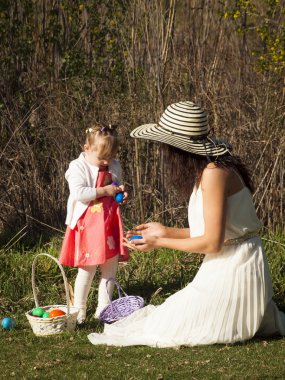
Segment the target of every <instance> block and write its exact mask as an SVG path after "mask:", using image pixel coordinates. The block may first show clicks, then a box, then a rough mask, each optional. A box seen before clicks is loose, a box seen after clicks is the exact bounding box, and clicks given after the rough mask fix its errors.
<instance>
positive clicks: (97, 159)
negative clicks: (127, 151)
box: [84, 144, 113, 168]
mask: <svg viewBox="0 0 285 380" xmlns="http://www.w3.org/2000/svg"><path fill="white" fill-rule="evenodd" d="M84 152H85V159H86V161H87V162H88V163H89V164H91V165H95V166H98V167H100V168H106V167H107V166H109V164H110V162H111V161H112V159H113V157H102V154H101V152H100V150H99V149H96V148H95V147H94V146H92V145H91V146H90V145H89V144H85V145H84Z"/></svg>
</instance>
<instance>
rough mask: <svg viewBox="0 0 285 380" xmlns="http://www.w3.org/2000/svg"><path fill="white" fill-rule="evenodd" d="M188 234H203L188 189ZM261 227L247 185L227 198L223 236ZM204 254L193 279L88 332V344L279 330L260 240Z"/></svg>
mask: <svg viewBox="0 0 285 380" xmlns="http://www.w3.org/2000/svg"><path fill="white" fill-rule="evenodd" d="M188 218H189V226H190V233H191V237H195V236H201V235H203V233H204V220H203V198H202V191H201V188H200V187H199V188H198V190H194V191H193V193H192V195H191V198H190V202H189V207H188ZM260 227H261V222H260V221H259V220H258V218H257V216H256V213H255V210H254V206H253V203H252V198H251V194H250V191H249V190H248V188H246V187H244V188H243V189H242V190H241V191H239V192H237V193H235V194H233V195H232V196H230V197H228V199H227V216H226V233H225V239H226V240H227V239H235V238H240V237H242V236H243V235H245V234H248V233H250V232H252V231H256V230H258V229H259V228H260ZM241 240H242V239H240V241H236V242H235V244H233V245H225V246H224V247H223V249H222V251H221V252H219V253H217V254H207V255H205V257H204V260H203V263H202V265H201V267H200V269H199V271H198V273H197V274H196V276H195V278H194V280H193V281H192V282H190V283H189V284H188V285H187V286H186V287H185V288H184V289H182V290H180V291H178V292H177V293H175V294H174V295H172V296H170V297H169V298H168V299H166V301H165V302H164V303H163V304H161V305H159V306H153V305H148V306H146V307H144V308H142V309H140V310H138V311H136V312H134V313H133V314H132V315H130V316H128V317H126V318H124V319H122V320H120V321H118V322H116V323H113V324H111V325H107V324H105V327H104V332H103V333H101V334H97V333H92V334H89V335H88V339H89V340H90V342H91V343H93V344H95V345H98V344H107V345H115V346H132V345H147V346H153V347H178V346H180V345H187V346H194V345H205V344H214V343H234V342H238V341H245V340H247V339H250V338H252V337H253V336H254V335H256V334H260V335H262V336H265V337H267V336H271V335H275V334H281V335H285V314H284V313H282V312H281V311H279V310H278V308H277V306H276V305H275V303H274V302H273V301H272V299H271V298H272V285H271V279H270V274H269V268H268V263H267V258H266V255H265V253H264V250H263V247H262V242H261V239H260V238H259V237H258V236H256V237H252V238H249V239H247V240H245V241H241Z"/></svg>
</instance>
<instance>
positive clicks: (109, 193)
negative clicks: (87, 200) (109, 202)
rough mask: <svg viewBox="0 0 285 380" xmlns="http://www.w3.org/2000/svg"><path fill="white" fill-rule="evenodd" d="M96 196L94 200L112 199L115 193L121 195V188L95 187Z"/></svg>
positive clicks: (112, 186)
mask: <svg viewBox="0 0 285 380" xmlns="http://www.w3.org/2000/svg"><path fill="white" fill-rule="evenodd" d="M96 190H97V196H96V198H101V197H114V196H115V195H116V194H117V193H121V192H122V189H121V186H115V185H107V186H104V187H97V189H96Z"/></svg>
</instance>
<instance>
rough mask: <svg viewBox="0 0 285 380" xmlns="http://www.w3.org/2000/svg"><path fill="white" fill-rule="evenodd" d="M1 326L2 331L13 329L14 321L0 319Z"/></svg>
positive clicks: (7, 318) (11, 319)
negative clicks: (0, 320) (0, 321)
mask: <svg viewBox="0 0 285 380" xmlns="http://www.w3.org/2000/svg"><path fill="white" fill-rule="evenodd" d="M1 325H2V328H3V329H4V330H11V329H12V328H14V327H15V321H14V319H13V318H10V317H5V318H3V319H2V323H1Z"/></svg>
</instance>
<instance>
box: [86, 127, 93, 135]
mask: <svg viewBox="0 0 285 380" xmlns="http://www.w3.org/2000/svg"><path fill="white" fill-rule="evenodd" d="M92 132H94V130H93V128H87V129H85V133H86V134H87V133H92Z"/></svg>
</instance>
